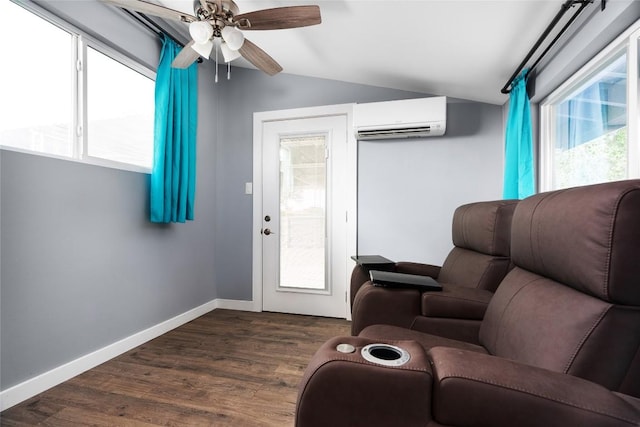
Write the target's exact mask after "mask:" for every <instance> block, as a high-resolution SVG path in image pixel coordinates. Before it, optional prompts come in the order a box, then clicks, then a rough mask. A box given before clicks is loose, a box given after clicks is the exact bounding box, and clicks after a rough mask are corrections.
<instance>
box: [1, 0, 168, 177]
mask: <svg viewBox="0 0 640 427" xmlns="http://www.w3.org/2000/svg"><path fill="white" fill-rule="evenodd" d="M0 1H2V0H0ZM12 2H13V1H12ZM13 3H14V4H15V5H16V6H19V7H22V8H24V9H25V10H27V11H29V12H31V13H33V14H34V15H36V16H38V17H39V18H41V19H44V20H45V21H48V22H49V23H51V24H53V25H55V26H56V27H58V28H60V29H61V30H62V31H65V32H67V33H69V34H71V38H72V42H71V46H70V47H69V48H70V49H71V50H72V59H71V60H72V63H71V64H70V67H69V70H70V72H72V76H70V78H72V79H73V85H72V86H73V93H72V97H73V98H72V99H73V105H72V111H71V112H70V114H72V121H71V133H72V135H71V138H72V141H71V142H72V144H73V154H72V157H68V156H61V155H57V154H51V153H47V152H42V151H33V150H28V149H24V148H19V147H12V146H5V145H0V148H1V149H2V150H7V151H17V152H21V153H27V154H34V155H38V156H44V157H52V158H56V159H62V160H68V161H73V162H78V163H85V164H90V165H96V166H102V167H108V168H113V169H122V170H126V171H131V172H139V173H146V174H149V173H151V168H147V167H143V166H140V165H135V164H132V163H124V162H118V161H115V160H109V159H103V158H101V157H94V156H89V155H88V152H89V150H88V146H89V138H87V132H86V130H87V128H88V121H87V105H88V103H87V90H86V88H87V67H86V66H85V64H86V63H87V49H88V48H89V47H91V48H92V49H95V50H96V51H98V52H100V53H102V54H103V55H106V56H107V57H109V58H111V59H112V60H114V61H116V62H119V63H120V64H122V65H124V66H126V67H129V68H131V69H132V70H134V71H137V72H138V73H140V74H142V75H143V76H145V77H147V78H149V79H151V80H152V81H154V82H155V80H156V72H155V71H154V70H152V69H150V68H147V67H145V66H144V65H142V64H141V63H139V62H137V61H135V60H133V59H131V58H130V57H128V56H126V55H123V54H122V53H120V52H119V51H117V50H116V49H114V48H112V47H110V46H108V45H107V44H105V43H103V42H101V41H100V40H98V39H96V38H94V37H92V36H91V35H89V34H86V33H85V32H83V31H81V30H80V29H78V28H76V27H75V26H73V25H72V24H70V23H68V22H66V21H64V20H63V19H61V18H59V17H57V16H56V15H54V14H52V13H50V12H48V11H47V10H45V9H43V8H41V7H40V6H37V5H34V4H32V3H27V4H24V3H16V2H13ZM72 70H75V72H73V71H72ZM150 144H153V139H152V140H151V141H150Z"/></svg>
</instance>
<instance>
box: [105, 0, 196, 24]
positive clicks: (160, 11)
mask: <svg viewBox="0 0 640 427" xmlns="http://www.w3.org/2000/svg"><path fill="white" fill-rule="evenodd" d="M102 2H103V3H109V4H113V5H115V6H118V7H122V8H124V9H129V10H134V11H136V12H141V13H146V14H149V15H154V16H158V17H160V18H166V19H174V20H176V21H181V22H193V21H197V19H196V17H195V16H193V15H189V14H188V13H184V12H180V11H178V10H173V9H169V8H168V7H164V6H158V5H157V4H154V3H150V2H148V1H144V0H102Z"/></svg>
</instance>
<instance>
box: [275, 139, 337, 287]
mask: <svg viewBox="0 0 640 427" xmlns="http://www.w3.org/2000/svg"><path fill="white" fill-rule="evenodd" d="M325 143H326V136H324V135H320V136H296V137H286V138H281V139H280V233H279V236H280V283H279V287H280V288H304V289H317V290H323V289H326V284H325V283H326V280H325V258H326V257H325V246H326V245H325V241H326V199H327V190H326V175H327V162H326V155H325Z"/></svg>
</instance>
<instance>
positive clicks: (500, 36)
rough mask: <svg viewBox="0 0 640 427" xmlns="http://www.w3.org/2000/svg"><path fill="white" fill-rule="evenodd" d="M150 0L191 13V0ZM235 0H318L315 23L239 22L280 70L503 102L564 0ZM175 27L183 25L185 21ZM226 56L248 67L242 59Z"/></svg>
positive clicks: (270, 0)
mask: <svg viewBox="0 0 640 427" xmlns="http://www.w3.org/2000/svg"><path fill="white" fill-rule="evenodd" d="M157 1H158V2H159V3H162V4H164V5H165V6H168V7H171V8H173V9H177V10H181V11H183V12H188V13H191V14H192V13H193V0H157ZM236 3H237V4H238V6H239V8H240V12H241V13H244V12H250V11H254V10H259V9H267V8H272V7H280V6H293V5H299V4H318V5H319V6H320V10H321V14H322V24H320V25H317V26H313V27H306V28H297V29H289V30H274V31H245V35H246V37H247V38H248V39H250V40H251V41H252V42H254V43H256V44H257V45H258V46H260V47H261V48H262V49H263V50H265V51H266V52H267V53H269V54H270V55H271V56H272V57H273V58H274V59H275V60H276V61H278V62H279V63H280V65H282V67H283V68H284V71H283V72H284V73H290V74H297V75H303V76H311V77H319V78H326V79H333V80H340V81H346V82H353V83H361V84H367V85H372V86H381V87H388V88H395V89H402V90H407V91H413V92H420V93H425V94H432V95H447V96H451V97H456V98H463V99H469V100H474V101H482V102H488V103H492V104H503V103H504V102H505V101H506V100H507V95H503V94H501V93H500V89H501V88H502V87H503V86H504V84H505V83H506V82H507V80H508V79H509V77H510V76H511V74H512V73H513V72H514V71H515V69H516V67H517V66H518V65H519V64H520V62H521V61H522V59H523V58H524V56H525V55H526V54H527V52H528V51H529V49H530V48H531V47H532V46H533V44H534V43H535V41H536V40H537V39H538V37H539V36H540V34H541V33H542V32H543V31H544V29H545V28H546V27H547V25H548V24H549V23H550V22H551V20H552V19H553V17H554V16H555V14H556V13H557V12H558V11H559V10H560V6H561V4H562V3H564V0H446V1H443V0H308V1H295V0H290V1H283V0H236ZM179 25H182V24H179ZM182 27H183V29H185V30H186V25H182ZM184 34H188V33H186V32H185V33H184ZM534 59H535V58H534ZM233 65H236V66H243V67H252V66H251V65H250V64H249V63H248V62H246V61H244V60H239V61H237V62H234V63H233ZM274 78H277V77H274Z"/></svg>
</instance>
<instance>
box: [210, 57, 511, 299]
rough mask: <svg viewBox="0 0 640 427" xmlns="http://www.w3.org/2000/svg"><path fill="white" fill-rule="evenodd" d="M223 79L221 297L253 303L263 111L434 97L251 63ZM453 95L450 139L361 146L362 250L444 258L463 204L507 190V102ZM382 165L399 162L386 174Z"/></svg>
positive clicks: (218, 280)
mask: <svg viewBox="0 0 640 427" xmlns="http://www.w3.org/2000/svg"><path fill="white" fill-rule="evenodd" d="M219 86H220V88H221V89H220V90H221V96H220V99H221V100H224V107H222V106H221V107H220V108H219V110H220V121H221V123H224V125H223V126H221V128H220V133H219V139H218V142H217V145H216V147H217V148H216V159H217V162H216V195H215V197H216V200H217V207H218V210H217V214H218V215H217V217H216V226H215V230H216V231H215V234H216V243H215V244H216V255H217V258H216V269H215V274H216V284H217V286H218V292H219V296H220V297H221V298H229V299H241V300H251V298H252V295H251V265H250V263H249V262H250V260H251V249H252V246H251V244H252V243H251V242H252V240H251V233H252V210H251V209H252V208H251V207H252V204H251V196H247V195H245V194H244V183H245V182H250V181H252V179H253V178H252V156H253V154H252V153H253V151H252V150H253V148H252V147H253V130H252V126H253V113H254V112H260V111H270V110H281V109H290V108H297V107H311V106H320V105H331V104H342V103H351V102H374V101H383V100H392V99H406V98H415V97H424V96H426V95H424V94H418V93H411V92H403V91H398V90H394V89H386V88H379V87H371V86H364V85H357V84H351V83H342V82H337V81H332V80H322V79H314V78H306V77H299V76H293V75H287V74H281V75H278V76H276V77H268V76H265V75H263V74H262V73H259V72H257V71H254V70H246V69H233V72H232V78H231V80H230V81H226V80H224V81H222V82H221V83H220V84H219ZM451 101H452V103H450V104H449V105H448V110H447V111H448V114H449V117H448V121H447V125H448V131H447V134H446V136H443V137H437V138H426V139H424V140H422V141H402V142H397V141H396V142H378V143H363V142H360V143H359V159H360V160H359V164H358V167H359V173H358V181H359V184H358V191H359V197H358V210H359V218H358V220H359V226H358V241H359V245H360V248H359V251H360V253H364V252H368V253H378V252H380V253H383V254H388V256H390V257H398V258H399V259H400V258H403V259H406V260H428V261H431V262H441V261H442V259H443V257H444V255H445V254H446V252H448V250H449V249H450V248H451V230H450V225H451V214H452V212H453V209H454V208H455V207H456V206H458V205H459V204H462V203H465V202H468V201H475V200H482V199H491V198H500V197H501V194H502V115H501V114H502V113H501V107H500V106H494V105H488V104H481V103H475V102H463V101H459V100H451ZM382 166H384V167H386V168H389V169H387V170H386V171H385V172H382V173H381V169H380V168H381V167H382ZM385 197H386V198H389V199H388V200H389V202H388V203H387V202H383V199H384V198H385ZM381 228H384V229H382V230H381Z"/></svg>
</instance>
